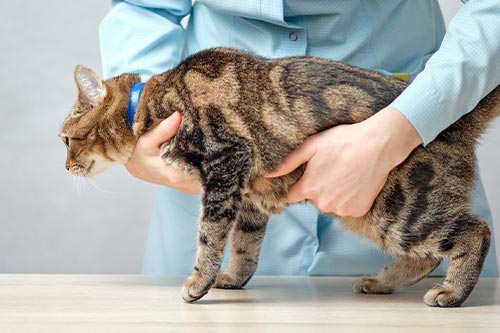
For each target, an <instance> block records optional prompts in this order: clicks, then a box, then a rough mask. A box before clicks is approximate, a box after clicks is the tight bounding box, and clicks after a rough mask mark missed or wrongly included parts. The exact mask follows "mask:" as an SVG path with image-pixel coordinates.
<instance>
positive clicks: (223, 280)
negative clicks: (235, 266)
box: [214, 272, 241, 289]
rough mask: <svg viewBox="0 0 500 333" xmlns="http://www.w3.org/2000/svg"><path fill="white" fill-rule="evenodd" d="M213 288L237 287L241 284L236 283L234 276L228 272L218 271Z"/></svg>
mask: <svg viewBox="0 0 500 333" xmlns="http://www.w3.org/2000/svg"><path fill="white" fill-rule="evenodd" d="M214 288H219V289H239V288H241V286H239V285H238V283H237V281H236V278H234V277H232V276H231V275H229V274H226V273H222V272H220V273H219V274H218V275H217V280H215V284H214Z"/></svg>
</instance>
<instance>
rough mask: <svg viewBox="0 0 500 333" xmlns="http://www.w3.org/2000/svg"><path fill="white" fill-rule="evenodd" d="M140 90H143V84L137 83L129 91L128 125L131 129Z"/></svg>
mask: <svg viewBox="0 0 500 333" xmlns="http://www.w3.org/2000/svg"><path fill="white" fill-rule="evenodd" d="M142 88H144V82H137V83H135V84H134V85H133V86H132V89H130V98H129V100H128V123H129V124H130V127H131V128H132V127H133V125H134V116H135V111H136V109H137V105H138V104H139V99H140V98H141V94H142Z"/></svg>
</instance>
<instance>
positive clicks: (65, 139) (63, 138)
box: [61, 136, 69, 148]
mask: <svg viewBox="0 0 500 333" xmlns="http://www.w3.org/2000/svg"><path fill="white" fill-rule="evenodd" d="M61 139H62V140H63V142H64V144H65V145H66V147H68V148H69V138H68V137H67V136H61Z"/></svg>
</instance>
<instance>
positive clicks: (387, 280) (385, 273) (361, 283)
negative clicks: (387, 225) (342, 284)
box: [352, 257, 440, 294]
mask: <svg viewBox="0 0 500 333" xmlns="http://www.w3.org/2000/svg"><path fill="white" fill-rule="evenodd" d="M439 262H440V260H439V259H436V258H433V257H426V258H413V257H401V258H398V260H397V261H396V262H395V263H394V264H392V265H390V266H387V267H385V268H384V269H383V270H382V271H380V272H379V273H378V274H377V275H376V276H365V277H362V278H360V279H358V280H356V281H354V282H353V285H352V286H353V289H354V291H355V292H358V293H365V294H390V293H392V292H394V291H395V290H397V289H400V288H404V287H407V286H410V285H412V284H414V283H416V282H418V281H420V280H421V279H423V278H424V277H426V276H427V275H428V274H429V273H430V272H432V271H433V270H434V269H435V268H436V267H437V265H438V264H439Z"/></svg>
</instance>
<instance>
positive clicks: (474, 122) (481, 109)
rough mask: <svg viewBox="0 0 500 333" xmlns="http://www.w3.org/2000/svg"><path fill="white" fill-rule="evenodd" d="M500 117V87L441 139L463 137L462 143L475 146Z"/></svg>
mask: <svg viewBox="0 0 500 333" xmlns="http://www.w3.org/2000/svg"><path fill="white" fill-rule="evenodd" d="M499 116H500V86H498V87H496V88H495V89H493V91H491V92H490V93H489V94H488V95H486V97H484V98H483V99H482V100H481V101H480V102H479V103H478V104H477V106H476V107H475V108H474V110H472V111H471V112H469V113H468V114H466V115H465V116H463V117H462V118H460V119H459V120H458V121H457V122H456V123H454V124H453V125H451V126H450V127H449V128H448V129H447V130H445V131H443V132H442V133H441V134H440V136H438V138H439V137H441V139H443V140H449V139H451V138H452V137H454V136H456V135H459V136H461V138H460V141H462V142H469V143H471V144H475V143H476V142H477V140H478V139H479V138H480V137H481V135H482V134H483V133H484V132H485V131H486V129H488V127H489V126H490V125H491V123H492V121H493V120H494V119H495V118H496V117H499Z"/></svg>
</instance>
